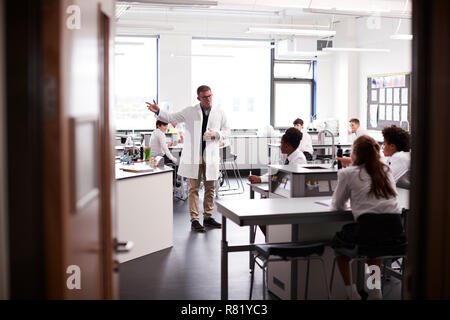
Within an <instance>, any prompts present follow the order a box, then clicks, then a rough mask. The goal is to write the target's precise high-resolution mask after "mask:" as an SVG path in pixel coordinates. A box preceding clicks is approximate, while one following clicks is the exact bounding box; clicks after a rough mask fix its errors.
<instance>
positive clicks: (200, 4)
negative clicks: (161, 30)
mask: <svg viewBox="0 0 450 320" xmlns="http://www.w3.org/2000/svg"><path fill="white" fill-rule="evenodd" d="M120 2H128V3H133V4H146V5H156V6H167V7H197V8H210V7H216V6H217V1H207V0H122V1H120Z"/></svg>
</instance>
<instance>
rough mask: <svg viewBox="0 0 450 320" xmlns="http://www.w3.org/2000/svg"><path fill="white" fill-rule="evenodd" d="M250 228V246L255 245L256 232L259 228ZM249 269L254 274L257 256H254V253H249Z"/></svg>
mask: <svg viewBox="0 0 450 320" xmlns="http://www.w3.org/2000/svg"><path fill="white" fill-rule="evenodd" d="M249 227H250V239H249V242H250V244H254V243H255V238H256V230H257V228H258V226H249ZM248 254H249V263H250V264H249V267H250V272H254V270H255V256H254V255H253V251H249V253H248Z"/></svg>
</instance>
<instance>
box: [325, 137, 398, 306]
mask: <svg viewBox="0 0 450 320" xmlns="http://www.w3.org/2000/svg"><path fill="white" fill-rule="evenodd" d="M351 158H352V161H353V165H351V166H349V167H347V168H345V169H341V170H339V172H338V183H337V186H336V190H335V191H334V194H333V199H332V205H331V206H332V208H333V210H338V211H343V210H345V207H346V202H347V200H349V199H350V203H351V208H352V213H353V217H354V218H355V221H358V218H359V217H360V216H362V215H363V214H366V213H370V214H377V213H380V214H381V213H392V214H401V212H402V209H401V207H400V206H399V204H398V196H397V189H396V187H395V182H394V177H393V176H392V173H391V170H390V168H389V166H387V165H386V164H385V163H384V162H383V161H381V159H380V146H379V145H378V143H377V142H376V141H375V140H374V139H373V138H371V137H369V136H361V137H359V138H358V139H356V140H355V142H354V143H353V152H352V155H351ZM386 227H388V226H386ZM358 229H359V225H358V223H352V224H348V225H345V226H344V227H343V228H342V231H341V232H338V234H337V238H338V239H337V238H336V237H335V240H334V241H333V242H334V243H335V244H334V247H337V246H339V241H336V240H339V239H341V240H342V241H344V242H346V243H355V244H356V242H357V240H356V239H358V238H361V235H360V234H358ZM349 259H350V258H348V257H346V256H343V255H340V254H339V253H338V252H337V251H336V261H337V264H338V267H339V270H340V272H341V275H342V278H343V279H344V283H345V286H346V291H347V295H348V297H349V298H350V296H351V297H353V299H355V300H360V299H361V297H360V295H359V293H358V291H357V289H356V285H355V284H352V283H350V270H349V267H348V262H349ZM367 264H368V265H369V266H370V265H377V266H378V267H380V265H381V260H369V261H367ZM369 299H371V300H372V299H374V300H375V299H382V294H381V289H372V290H370V291H369Z"/></svg>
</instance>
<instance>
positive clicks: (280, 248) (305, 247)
mask: <svg viewBox="0 0 450 320" xmlns="http://www.w3.org/2000/svg"><path fill="white" fill-rule="evenodd" d="M324 250H325V243H323V242H286V243H273V244H271V243H266V244H257V245H255V246H254V251H255V252H256V255H255V263H256V264H258V266H259V267H260V268H261V269H262V271H263V298H264V300H265V299H266V286H267V265H268V263H269V262H273V261H293V260H303V261H306V262H307V265H306V285H305V300H306V299H308V284H309V268H310V261H311V260H320V261H321V263H322V268H323V275H324V280H325V288H326V289H327V295H328V299H330V291H329V289H328V281H327V274H326V270H325V263H324V261H323V259H322V255H323V252H324ZM271 256H276V258H275V257H274V258H271ZM257 259H259V260H261V263H260V262H259V261H258V260H257ZM254 275H255V272H252V273H251V282H250V300H251V299H252V294H253V282H254Z"/></svg>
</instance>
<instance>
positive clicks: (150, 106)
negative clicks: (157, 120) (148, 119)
mask: <svg viewBox="0 0 450 320" xmlns="http://www.w3.org/2000/svg"><path fill="white" fill-rule="evenodd" d="M146 104H147V109H148V110H150V111H151V112H154V113H158V112H159V107H158V104H157V103H156V101H155V100H154V99H153V103H150V102H146Z"/></svg>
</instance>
